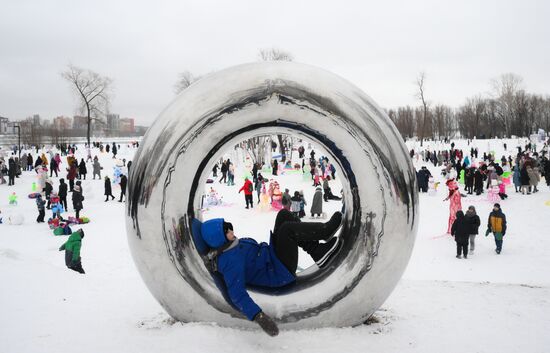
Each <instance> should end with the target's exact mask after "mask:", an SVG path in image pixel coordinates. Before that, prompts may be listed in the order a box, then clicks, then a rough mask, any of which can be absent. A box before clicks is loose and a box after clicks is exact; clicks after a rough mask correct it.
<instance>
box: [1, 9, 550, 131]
mask: <svg viewBox="0 0 550 353" xmlns="http://www.w3.org/2000/svg"><path fill="white" fill-rule="evenodd" d="M0 14H1V15H0V116H6V117H9V118H10V119H12V120H17V119H21V118H24V117H26V116H29V115H32V114H35V113H39V114H40V115H41V116H42V117H43V118H49V119H51V118H53V117H55V116H58V115H69V116H72V115H73V114H74V113H76V106H77V103H76V100H75V98H74V96H73V95H72V91H71V90H70V88H69V85H68V83H67V82H65V81H64V80H63V79H62V78H61V77H60V72H62V71H63V70H64V69H65V68H66V66H67V64H68V63H73V64H74V65H76V66H80V67H83V68H87V69H91V70H94V71H96V72H99V73H101V74H103V75H106V76H109V77H111V78H112V79H113V80H114V84H115V85H114V92H115V94H114V98H113V103H112V109H111V110H112V112H114V113H119V114H120V115H121V117H134V118H135V119H136V121H137V123H138V124H144V125H148V124H150V123H151V122H152V121H153V120H154V119H155V117H156V116H157V115H158V114H159V113H160V111H161V110H162V109H163V108H164V107H165V106H166V105H167V104H168V103H169V102H170V101H171V100H172V99H173V98H174V90H173V86H174V83H175V81H176V79H177V75H178V73H179V72H182V71H185V70H189V71H191V72H193V73H196V74H204V73H208V72H211V71H215V70H219V69H222V68H226V67H229V66H232V65H236V64H240V63H245V62H251V61H257V60H258V50H259V49H260V48H269V47H277V48H282V49H285V50H287V51H290V52H291V53H292V54H293V55H294V56H295V61H299V62H303V63H308V64H312V65H316V66H319V67H322V68H325V69H327V70H330V71H333V72H335V73H337V74H339V75H341V76H343V77H345V78H347V79H348V80H350V81H351V82H353V83H354V84H356V85H357V86H359V87H360V88H362V89H363V90H364V91H365V92H366V93H367V94H368V95H370V96H371V97H372V98H373V99H374V100H375V101H376V102H377V103H378V104H379V105H381V106H382V107H385V108H390V107H395V106H399V105H407V104H417V101H416V98H415V96H414V93H415V86H414V81H415V78H416V77H417V76H418V73H419V72H420V71H425V72H426V75H427V81H426V87H427V91H426V94H427V97H428V99H429V100H430V101H431V102H432V103H446V104H449V105H451V106H458V105H459V104H461V103H462V102H463V101H464V100H465V98H466V97H469V96H472V95H475V94H486V93H488V92H489V89H490V86H489V80H490V79H491V78H493V77H496V76H498V75H500V74H502V73H506V72H513V73H516V74H519V75H520V76H522V77H523V78H524V86H525V88H526V89H527V90H528V91H530V92H536V93H541V94H550V1H544V0H539V1H532V0H522V1H483V0H477V1H469V0H468V1H464V0H460V1H457V0H454V1H441V0H434V1H423V2H420V1H382V0H379V1H376V2H367V1H361V0H357V1H342V0H340V1H319V0H317V1H300V0H292V1H285V0H277V1H269V2H268V1H260V0H250V1H248V0H247V1H244V0H232V1H222V0H220V1H206V0H200V1H183V0H176V1H162V0H160V1H159V0H157V1H148V2H145V1H135V0H123V1H121V0H118V1H114V0H110V1H97V0H94V1H83V0H58V1H54V0H51V1H42V0H36V1H26V0H13V1H10V0H0Z"/></svg>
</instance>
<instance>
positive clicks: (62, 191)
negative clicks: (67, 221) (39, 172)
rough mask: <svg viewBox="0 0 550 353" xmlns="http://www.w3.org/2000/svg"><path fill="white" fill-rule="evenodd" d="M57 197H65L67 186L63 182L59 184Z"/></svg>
mask: <svg viewBox="0 0 550 353" xmlns="http://www.w3.org/2000/svg"><path fill="white" fill-rule="evenodd" d="M59 197H61V198H64V197H67V184H66V183H65V182H60V184H59Z"/></svg>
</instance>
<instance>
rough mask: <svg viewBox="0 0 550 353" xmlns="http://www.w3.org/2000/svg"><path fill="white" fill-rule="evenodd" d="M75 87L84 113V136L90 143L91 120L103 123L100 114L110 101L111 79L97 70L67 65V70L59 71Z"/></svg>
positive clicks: (103, 112) (102, 114)
mask: <svg viewBox="0 0 550 353" xmlns="http://www.w3.org/2000/svg"><path fill="white" fill-rule="evenodd" d="M61 77H63V78H64V79H65V80H67V81H68V82H69V83H70V84H71V85H72V86H73V87H74V89H75V92H76V94H77V96H78V100H79V101H80V110H81V111H82V112H83V113H85V114H86V118H87V126H88V127H87V132H86V138H87V140H88V146H89V145H90V129H91V125H92V121H97V122H100V123H103V121H102V120H101V116H104V115H105V114H106V113H107V110H108V108H109V102H110V94H111V91H110V90H111V84H112V82H113V81H112V80H111V79H110V78H109V77H106V76H101V75H100V74H98V73H97V72H94V71H91V70H85V69H81V68H79V67H76V66H73V65H69V66H68V68H67V71H64V72H63V73H61Z"/></svg>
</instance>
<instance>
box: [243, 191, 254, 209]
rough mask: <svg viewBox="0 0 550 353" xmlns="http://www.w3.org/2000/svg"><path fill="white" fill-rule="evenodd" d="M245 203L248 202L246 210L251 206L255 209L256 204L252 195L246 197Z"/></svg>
mask: <svg viewBox="0 0 550 353" xmlns="http://www.w3.org/2000/svg"><path fill="white" fill-rule="evenodd" d="M244 201H245V202H246V208H248V207H249V205H250V208H252V207H254V202H253V201H252V194H250V195H246V194H245V195H244Z"/></svg>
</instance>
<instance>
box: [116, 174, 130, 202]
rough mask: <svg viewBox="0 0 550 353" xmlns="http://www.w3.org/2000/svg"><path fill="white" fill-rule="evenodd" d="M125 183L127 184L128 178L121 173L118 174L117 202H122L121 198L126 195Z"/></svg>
mask: <svg viewBox="0 0 550 353" xmlns="http://www.w3.org/2000/svg"><path fill="white" fill-rule="evenodd" d="M126 184H128V178H127V177H126V175H124V174H122V175H121V176H120V199H119V200H118V202H122V198H123V197H124V196H125V195H126Z"/></svg>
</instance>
